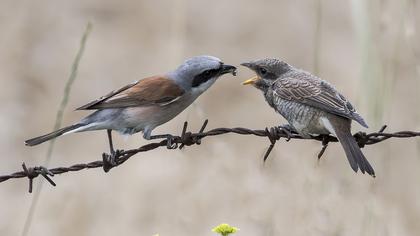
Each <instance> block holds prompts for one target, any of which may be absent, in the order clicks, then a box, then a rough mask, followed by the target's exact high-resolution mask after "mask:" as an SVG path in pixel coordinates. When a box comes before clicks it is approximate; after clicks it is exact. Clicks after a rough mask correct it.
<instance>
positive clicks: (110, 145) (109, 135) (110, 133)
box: [106, 129, 115, 155]
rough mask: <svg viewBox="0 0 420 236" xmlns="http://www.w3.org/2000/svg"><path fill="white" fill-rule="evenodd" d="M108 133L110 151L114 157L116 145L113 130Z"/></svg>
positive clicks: (107, 131) (108, 130)
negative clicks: (113, 141) (113, 140)
mask: <svg viewBox="0 0 420 236" xmlns="http://www.w3.org/2000/svg"><path fill="white" fill-rule="evenodd" d="M106 133H107V134H108V142H109V151H110V152H111V155H114V153H115V150H114V144H113V143H112V130H110V129H107V130H106Z"/></svg>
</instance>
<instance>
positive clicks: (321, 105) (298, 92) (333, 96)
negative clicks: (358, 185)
mask: <svg viewBox="0 0 420 236" xmlns="http://www.w3.org/2000/svg"><path fill="white" fill-rule="evenodd" d="M241 65H243V66H245V67H248V68H249V69H251V70H253V71H254V72H255V73H256V74H257V75H256V76H255V77H253V78H251V79H249V80H246V81H244V82H243V84H244V85H245V84H251V85H253V86H254V87H256V88H257V89H259V90H261V91H262V92H263V93H264V97H265V100H266V101H267V103H268V104H269V105H270V106H271V107H272V108H274V110H276V111H277V112H278V113H280V115H282V116H283V117H284V118H285V119H286V120H287V121H288V122H289V126H291V128H292V129H294V131H296V132H298V133H299V134H300V135H302V136H304V137H310V136H311V135H327V134H333V135H334V136H336V137H337V138H338V140H339V141H340V143H341V145H342V146H343V149H344V151H345V153H346V156H347V159H348V161H349V163H350V166H351V168H352V169H353V170H354V171H355V172H357V171H358V169H359V168H360V171H361V172H362V173H365V172H367V173H368V174H370V175H371V176H373V177H374V176H375V171H374V170H373V168H372V166H371V165H370V164H369V162H368V160H367V159H366V158H365V156H364V155H363V153H362V151H361V150H360V148H359V145H358V144H357V142H356V140H355V139H354V137H353V136H352V135H351V130H350V129H351V121H352V120H355V121H356V122H358V123H359V124H360V125H362V126H364V127H366V128H367V127H368V125H367V124H366V122H365V121H364V120H363V118H362V117H361V116H360V115H359V114H358V113H357V112H356V110H355V109H354V107H353V106H352V105H351V104H350V102H349V101H348V100H347V99H346V98H345V97H344V96H343V95H341V94H340V93H339V92H338V91H337V90H336V89H335V88H334V87H333V86H332V85H331V84H329V83H328V82H326V81H325V80H322V79H320V78H318V77H316V76H314V75H312V74H310V73H309V72H306V71H303V70H300V69H297V68H295V67H293V66H291V65H289V64H287V63H286V62H284V61H280V60H277V59H271V58H268V59H262V60H256V61H251V62H246V63H242V64H241Z"/></svg>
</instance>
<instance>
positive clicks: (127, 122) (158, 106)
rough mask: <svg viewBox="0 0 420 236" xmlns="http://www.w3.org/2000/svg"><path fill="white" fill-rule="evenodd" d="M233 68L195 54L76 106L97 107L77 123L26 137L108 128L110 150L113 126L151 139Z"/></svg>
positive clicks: (47, 137) (46, 137)
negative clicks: (168, 69)
mask: <svg viewBox="0 0 420 236" xmlns="http://www.w3.org/2000/svg"><path fill="white" fill-rule="evenodd" d="M227 73H232V74H233V75H235V74H236V68H235V67H234V66H231V65H226V64H224V63H223V62H222V61H221V60H220V59H219V58H216V57H213V56H196V57H193V58H190V59H188V60H186V61H185V62H184V63H183V64H182V65H180V66H179V67H178V68H177V69H176V70H174V71H172V72H169V73H166V74H164V75H159V76H152V77H148V78H145V79H142V80H139V81H136V82H134V83H132V84H129V85H126V86H124V87H122V88H120V89H118V90H115V91H112V92H111V93H108V94H107V95H105V96H103V97H100V98H99V99H97V100H95V101H92V102H90V103H88V104H86V105H84V106H81V107H79V108H77V109H76V110H96V111H95V112H93V113H92V114H90V115H89V116H87V117H86V118H84V119H82V120H81V121H79V122H77V123H76V124H73V125H70V126H67V127H64V128H62V129H59V130H56V131H54V132H52V133H49V134H45V135H42V136H39V137H36V138H32V139H29V140H26V141H25V144H26V145H28V146H35V145H38V144H40V143H43V142H45V141H48V140H50V139H53V138H56V137H58V136H61V135H65V134H70V133H75V132H84V131H91V130H107V133H108V140H109V144H110V150H111V154H112V155H114V154H115V151H114V148H113V145H112V136H111V132H112V130H115V131H118V132H120V133H122V134H130V135H131V134H134V133H137V132H140V131H142V132H143V137H144V138H145V139H151V138H152V136H151V133H152V130H153V129H154V128H156V127H157V126H159V125H162V124H164V123H166V122H168V121H170V120H171V119H173V118H174V117H175V116H177V115H178V114H179V113H181V112H182V111H183V110H184V109H185V108H187V107H188V106H189V105H191V104H192V103H193V102H194V100H195V99H197V98H198V97H199V96H200V95H201V94H202V93H203V92H205V91H206V90H207V89H208V88H210V87H211V86H212V85H213V84H214V82H216V80H217V79H218V78H219V77H220V76H222V75H224V74H227Z"/></svg>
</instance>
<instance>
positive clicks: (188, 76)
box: [168, 55, 236, 93]
mask: <svg viewBox="0 0 420 236" xmlns="http://www.w3.org/2000/svg"><path fill="white" fill-rule="evenodd" d="M227 73H231V74H232V75H236V67H234V66H231V65H226V64H224V63H223V62H222V61H221V60H220V59H219V58H217V57H213V56H207V55H204V56H196V57H192V58H190V59H188V60H186V61H185V62H184V63H183V64H182V65H180V66H179V67H178V68H177V69H176V70H174V71H172V72H170V73H169V74H168V77H169V78H171V79H173V80H175V82H176V83H177V84H178V85H180V86H181V87H183V88H184V89H185V90H187V91H189V90H192V91H193V92H199V93H202V92H204V91H205V90H207V89H208V88H210V86H211V85H213V83H214V82H215V81H216V80H217V79H218V78H219V77H220V76H222V75H224V74H227Z"/></svg>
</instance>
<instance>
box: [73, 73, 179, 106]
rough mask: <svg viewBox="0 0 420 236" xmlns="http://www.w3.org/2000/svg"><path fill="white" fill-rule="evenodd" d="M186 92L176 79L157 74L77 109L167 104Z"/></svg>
mask: <svg viewBox="0 0 420 236" xmlns="http://www.w3.org/2000/svg"><path fill="white" fill-rule="evenodd" d="M183 94H184V90H183V89H182V88H181V87H179V86H178V85H177V84H176V83H175V82H174V81H172V80H170V79H168V78H166V77H164V76H155V77H149V78H145V79H142V80H140V81H137V82H135V83H132V84H129V85H126V86H124V87H122V88H120V89H118V90H115V91H112V92H111V93H109V94H107V95H105V96H102V97H100V98H99V99H97V100H95V101H92V102H90V103H88V104H86V105H84V106H81V107H79V108H77V109H76V110H94V109H104V108H125V107H138V106H148V105H161V106H164V105H167V104H169V103H171V102H172V101H175V100H176V99H179V98H180V97H181V96H182V95H183Z"/></svg>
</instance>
